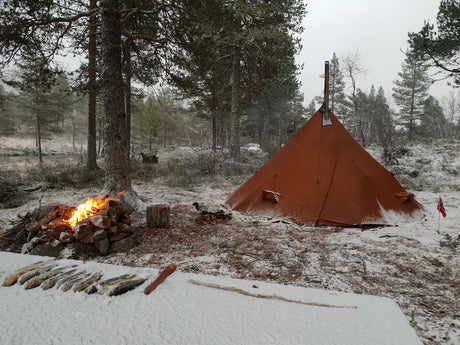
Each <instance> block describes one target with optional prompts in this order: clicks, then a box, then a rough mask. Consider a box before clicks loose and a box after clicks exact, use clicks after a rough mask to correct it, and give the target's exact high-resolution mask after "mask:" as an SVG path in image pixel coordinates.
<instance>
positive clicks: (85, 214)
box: [64, 191, 125, 229]
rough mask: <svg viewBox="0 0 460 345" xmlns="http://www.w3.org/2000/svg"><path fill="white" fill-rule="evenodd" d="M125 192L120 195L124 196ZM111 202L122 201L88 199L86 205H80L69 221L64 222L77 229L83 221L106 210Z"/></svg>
mask: <svg viewBox="0 0 460 345" xmlns="http://www.w3.org/2000/svg"><path fill="white" fill-rule="evenodd" d="M124 192H125V191H122V192H120V193H118V196H119V197H120V196H122V195H123V193H124ZM110 201H120V200H119V199H113V198H105V199H104V200H102V197H101V196H100V195H98V196H97V198H96V199H92V198H88V199H87V200H86V202H85V203H83V204H81V205H78V206H77V208H76V210H75V211H74V212H73V213H72V214H71V217H70V218H69V219H66V220H64V222H65V223H67V224H69V225H70V227H71V228H72V229H75V226H76V225H77V223H78V222H79V221H81V220H83V219H86V218H90V217H92V216H94V215H96V214H97V213H99V212H101V211H103V210H106V209H107V208H108V204H109V202H110Z"/></svg>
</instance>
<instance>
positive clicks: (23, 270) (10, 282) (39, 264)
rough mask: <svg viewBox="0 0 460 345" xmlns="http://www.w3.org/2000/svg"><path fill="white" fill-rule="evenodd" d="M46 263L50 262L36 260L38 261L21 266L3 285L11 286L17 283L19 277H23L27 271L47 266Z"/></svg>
mask: <svg viewBox="0 0 460 345" xmlns="http://www.w3.org/2000/svg"><path fill="white" fill-rule="evenodd" d="M46 264H48V262H43V261H40V262H36V263H34V264H32V265H29V266H26V267H23V268H20V269H19V270H17V271H16V272H14V273H13V274H12V275H10V276H8V277H6V278H5V281H4V282H3V284H2V285H3V286H11V285H13V284H15V283H16V282H17V281H18V279H19V277H21V276H22V275H23V274H25V273H27V272H29V271H32V270H35V269H37V268H39V267H42V266H45V265H46Z"/></svg>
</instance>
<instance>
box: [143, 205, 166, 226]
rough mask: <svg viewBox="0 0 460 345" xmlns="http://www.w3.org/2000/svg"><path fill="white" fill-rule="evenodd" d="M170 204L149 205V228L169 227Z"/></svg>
mask: <svg viewBox="0 0 460 345" xmlns="http://www.w3.org/2000/svg"><path fill="white" fill-rule="evenodd" d="M169 211H170V207H169V205H163V204H160V205H152V206H148V207H147V226H148V227H149V228H167V227H168V226H169Z"/></svg>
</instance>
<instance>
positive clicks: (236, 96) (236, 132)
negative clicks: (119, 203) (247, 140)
mask: <svg viewBox="0 0 460 345" xmlns="http://www.w3.org/2000/svg"><path fill="white" fill-rule="evenodd" d="M240 60H241V44H240V43H239V42H238V43H236V44H235V47H234V50H233V61H232V100H231V111H230V124H231V128H230V156H231V157H232V158H238V157H239V156H240V83H241V81H240V75H241V67H240Z"/></svg>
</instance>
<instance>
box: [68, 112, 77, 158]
mask: <svg viewBox="0 0 460 345" xmlns="http://www.w3.org/2000/svg"><path fill="white" fill-rule="evenodd" d="M70 119H71V121H72V149H73V150H74V151H75V152H76V151H77V146H76V145H75V137H76V136H77V133H76V131H77V129H76V126H75V110H74V111H73V113H72V116H71V117H70Z"/></svg>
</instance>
